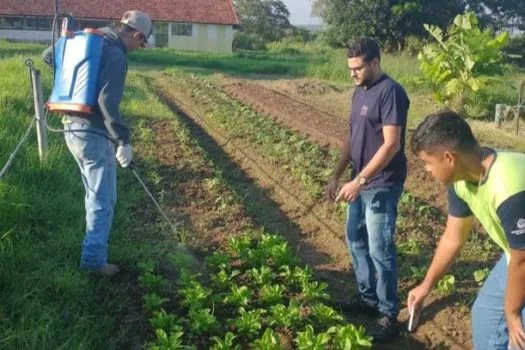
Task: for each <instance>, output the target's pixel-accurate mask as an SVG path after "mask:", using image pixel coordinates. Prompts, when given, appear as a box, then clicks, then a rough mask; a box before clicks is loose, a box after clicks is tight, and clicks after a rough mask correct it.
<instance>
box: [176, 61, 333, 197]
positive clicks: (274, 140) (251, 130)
mask: <svg viewBox="0 0 525 350" xmlns="http://www.w3.org/2000/svg"><path fill="white" fill-rule="evenodd" d="M170 73H171V74H172V75H173V77H174V78H176V81H177V85H179V86H180V87H182V88H184V89H185V90H186V91H190V92H191V95H192V98H193V99H194V102H195V103H197V104H199V105H200V107H201V108H202V109H203V110H204V111H205V112H206V114H207V115H208V116H209V117H210V118H211V119H212V120H213V121H214V122H216V123H217V124H218V125H219V126H220V127H221V128H222V129H223V130H224V131H225V132H226V133H227V134H228V136H229V137H232V138H240V139H244V140H246V141H248V142H250V143H251V144H253V147H254V148H258V149H259V150H258V152H257V153H258V154H259V155H261V156H262V157H264V158H265V160H266V161H267V162H268V163H269V164H274V165H279V166H280V167H282V168H283V169H284V170H286V171H288V172H289V173H290V174H291V175H292V176H294V177H295V178H296V179H298V180H299V181H300V182H301V183H303V184H304V185H305V186H306V188H307V189H308V191H309V192H310V194H311V195H312V196H313V197H314V198H315V199H318V198H320V197H321V196H322V195H323V193H324V185H325V184H326V182H327V181H328V179H329V177H330V175H331V171H332V169H333V168H334V166H335V162H336V160H337V158H338V153H337V152H335V151H333V150H328V149H326V148H322V147H320V146H318V145H316V144H315V143H313V142H310V141H309V140H307V139H306V138H304V137H302V136H299V135H297V134H296V133H294V132H292V131H290V130H288V129H285V128H283V127H281V126H280V125H279V124H277V123H276V122H275V121H273V120H272V119H271V118H267V117H265V116H263V115H261V114H259V113H258V112H256V111H254V110H253V109H252V108H251V107H250V106H247V105H245V104H243V103H241V102H239V101H237V100H235V99H234V98H232V97H231V96H230V95H228V94H227V93H225V92H223V91H222V90H220V89H219V88H218V87H217V86H216V85H215V84H213V83H212V82H211V81H210V80H209V79H206V78H203V77H200V76H196V75H193V74H190V73H185V72H181V71H176V70H172V71H170Z"/></svg>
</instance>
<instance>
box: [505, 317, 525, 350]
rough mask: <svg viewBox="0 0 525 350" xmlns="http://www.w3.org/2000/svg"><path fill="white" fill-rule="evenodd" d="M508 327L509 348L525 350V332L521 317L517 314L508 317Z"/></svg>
mask: <svg viewBox="0 0 525 350" xmlns="http://www.w3.org/2000/svg"><path fill="white" fill-rule="evenodd" d="M507 326H508V328H509V346H510V347H509V348H511V349H519V350H525V331H524V330H523V322H522V320H521V315H520V314H516V313H512V314H511V315H507Z"/></svg>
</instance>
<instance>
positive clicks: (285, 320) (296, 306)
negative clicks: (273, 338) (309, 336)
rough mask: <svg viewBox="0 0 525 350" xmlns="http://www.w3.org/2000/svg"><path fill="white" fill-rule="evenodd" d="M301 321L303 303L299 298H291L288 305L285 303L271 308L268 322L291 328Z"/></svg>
mask: <svg viewBox="0 0 525 350" xmlns="http://www.w3.org/2000/svg"><path fill="white" fill-rule="evenodd" d="M300 322H301V304H300V303H299V302H298V301H297V300H290V304H289V305H288V307H286V306H284V305H283V304H278V305H274V306H272V307H271V308H270V316H269V317H268V323H269V324H270V326H277V327H284V328H291V327H294V326H296V325H298V324H299V323H300Z"/></svg>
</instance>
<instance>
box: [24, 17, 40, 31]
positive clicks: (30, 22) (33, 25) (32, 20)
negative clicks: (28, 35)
mask: <svg viewBox="0 0 525 350" xmlns="http://www.w3.org/2000/svg"><path fill="white" fill-rule="evenodd" d="M24 29H29V30H37V29H38V24H37V20H36V17H26V18H25V25H24Z"/></svg>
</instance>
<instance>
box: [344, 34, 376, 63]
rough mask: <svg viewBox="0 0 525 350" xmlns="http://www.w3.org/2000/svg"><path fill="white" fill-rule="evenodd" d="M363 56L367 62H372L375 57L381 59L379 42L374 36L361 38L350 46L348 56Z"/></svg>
mask: <svg viewBox="0 0 525 350" xmlns="http://www.w3.org/2000/svg"><path fill="white" fill-rule="evenodd" d="M361 56H362V57H363V59H364V60H365V62H371V61H372V60H373V59H374V58H377V59H378V60H381V51H380V50H379V44H378V43H377V41H375V40H374V39H372V38H360V39H358V40H356V41H355V42H353V43H351V44H350V45H349V46H348V49H347V52H346V57H347V58H354V57H361Z"/></svg>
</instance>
